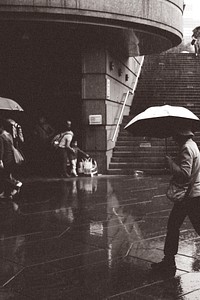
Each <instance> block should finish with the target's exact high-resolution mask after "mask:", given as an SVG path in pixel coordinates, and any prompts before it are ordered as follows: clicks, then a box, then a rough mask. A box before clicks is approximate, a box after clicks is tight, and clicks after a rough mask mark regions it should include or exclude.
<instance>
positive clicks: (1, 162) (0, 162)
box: [0, 160, 4, 169]
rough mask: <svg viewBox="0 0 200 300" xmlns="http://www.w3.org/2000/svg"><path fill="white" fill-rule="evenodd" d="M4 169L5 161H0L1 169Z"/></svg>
mask: <svg viewBox="0 0 200 300" xmlns="http://www.w3.org/2000/svg"><path fill="white" fill-rule="evenodd" d="M3 168H4V165H3V161H2V160H0V169H3Z"/></svg>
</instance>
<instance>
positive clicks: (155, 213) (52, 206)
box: [0, 176, 200, 300]
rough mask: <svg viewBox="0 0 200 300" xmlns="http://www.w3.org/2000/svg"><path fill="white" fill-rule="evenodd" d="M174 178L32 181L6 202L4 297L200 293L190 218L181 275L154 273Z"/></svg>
mask: <svg viewBox="0 0 200 300" xmlns="http://www.w3.org/2000/svg"><path fill="white" fill-rule="evenodd" d="M167 182H168V177H167V176H160V177H144V178H141V177H131V176H98V177H92V178H90V177H83V178H74V179H73V178H70V179H63V180H59V179H27V180H24V185H23V188H22V190H21V200H20V211H18V212H15V211H13V209H12V206H11V205H9V204H6V203H0V207H1V212H0V214H1V218H0V284H1V288H0V299H2V300H4V299H20V300H24V299H37V300H43V299H48V300H51V299H52V300H55V299H56V300H57V299H65V300H66V299H76V300H77V299H87V300H88V299H93V300H96V299H123V300H125V299H136V300H137V299H139V300H140V299H161V300H162V299H170V300H171V299H199V298H200V284H199V282H200V273H199V270H200V260H198V259H199V251H200V238H199V237H198V236H197V235H196V234H195V233H194V230H193V229H192V226H191V224H190V222H189V221H188V220H187V219H186V221H185V223H184V224H183V226H182V230H181V236H180V240H181V242H180V247H179V253H178V255H177V266H178V269H177V271H176V274H153V273H152V271H151V270H150V265H151V263H152V262H156V261H159V260H160V259H161V258H162V255H163V252H162V250H163V242H164V237H165V232H166V223H167V218H168V215H169V211H170V208H171V203H170V202H169V201H168V200H167V199H166V197H165V190H166V186H167Z"/></svg>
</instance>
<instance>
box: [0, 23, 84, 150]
mask: <svg viewBox="0 0 200 300" xmlns="http://www.w3.org/2000/svg"><path fill="white" fill-rule="evenodd" d="M0 25H1V26H0V39H1V43H0V96H2V97H6V98H11V99H14V100H16V101H17V102H18V103H19V104H20V105H21V106H22V107H23V108H24V112H23V113H21V114H19V113H18V114H16V116H15V119H17V120H16V121H18V122H20V123H21V125H22V127H23V131H24V134H25V141H26V143H29V140H30V135H31V130H32V127H33V126H34V124H35V122H36V121H37V120H38V118H39V117H40V116H45V117H46V118H47V120H48V122H49V123H50V124H51V125H52V126H53V127H54V128H55V130H56V132H59V131H62V130H63V129H65V123H66V120H67V119H70V120H71V121H72V127H73V131H74V133H75V135H76V137H77V139H78V140H79V142H80V143H81V136H80V131H81V130H80V128H81V47H80V45H79V41H78V39H76V30H75V29H76V28H70V27H69V25H67V24H56V23H53V24H52V23H48V22H46V23H43V24H40V23H36V22H33V23H21V22H7V23H6V24H5V23H3V24H0ZM7 114H8V115H9V113H7ZM9 117H11V116H9ZM26 149H28V150H27V151H31V150H30V149H29V147H28V145H26Z"/></svg>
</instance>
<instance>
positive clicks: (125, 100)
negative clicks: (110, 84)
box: [112, 56, 144, 142]
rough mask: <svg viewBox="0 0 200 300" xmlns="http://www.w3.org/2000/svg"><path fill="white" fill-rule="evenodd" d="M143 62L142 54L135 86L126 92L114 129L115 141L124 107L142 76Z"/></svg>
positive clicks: (113, 139)
mask: <svg viewBox="0 0 200 300" xmlns="http://www.w3.org/2000/svg"><path fill="white" fill-rule="evenodd" d="M143 62H144V56H142V59H141V62H140V63H139V62H138V63H139V68H138V72H137V76H136V79H135V82H134V86H133V88H132V90H131V91H130V90H128V91H127V93H126V97H125V99H124V103H123V105H122V109H121V112H120V115H119V119H118V121H117V124H116V127H115V131H114V134H113V138H112V142H114V141H115V139H116V135H117V132H118V128H119V125H120V123H121V119H122V116H123V113H124V108H125V106H126V102H127V100H128V97H129V95H130V94H132V95H133V96H134V93H135V89H136V87H137V83H138V79H139V76H140V73H141V69H142V65H143Z"/></svg>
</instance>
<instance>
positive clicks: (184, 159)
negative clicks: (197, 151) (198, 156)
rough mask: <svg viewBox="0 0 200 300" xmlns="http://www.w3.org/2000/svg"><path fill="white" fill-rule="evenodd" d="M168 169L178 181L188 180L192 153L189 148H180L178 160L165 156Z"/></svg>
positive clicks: (190, 171)
mask: <svg viewBox="0 0 200 300" xmlns="http://www.w3.org/2000/svg"><path fill="white" fill-rule="evenodd" d="M167 160H168V164H169V167H170V171H171V173H172V175H174V177H175V178H177V180H178V181H182V182H188V180H189V179H190V176H191V173H192V165H193V154H192V151H191V149H190V148H188V147H184V148H182V150H181V152H180V155H179V158H178V160H179V162H178V163H176V162H175V161H174V160H173V159H172V158H171V157H167Z"/></svg>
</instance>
